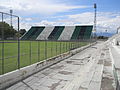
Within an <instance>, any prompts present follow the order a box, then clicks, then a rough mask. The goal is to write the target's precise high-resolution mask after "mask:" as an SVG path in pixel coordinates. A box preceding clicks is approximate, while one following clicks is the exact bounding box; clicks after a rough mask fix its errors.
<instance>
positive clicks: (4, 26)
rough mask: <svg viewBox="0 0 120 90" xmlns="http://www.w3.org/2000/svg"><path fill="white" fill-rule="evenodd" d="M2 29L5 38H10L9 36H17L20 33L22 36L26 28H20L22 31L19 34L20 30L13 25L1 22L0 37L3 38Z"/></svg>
mask: <svg viewBox="0 0 120 90" xmlns="http://www.w3.org/2000/svg"><path fill="white" fill-rule="evenodd" d="M2 30H3V31H4V39H9V38H13V39H15V38H17V37H18V35H20V36H22V35H23V34H24V33H25V32H26V30H25V29H20V32H19V34H18V31H17V30H15V29H14V28H13V26H10V25H9V24H8V23H6V22H0V39H1V38H2V35H3V34H2Z"/></svg>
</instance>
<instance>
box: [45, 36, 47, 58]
mask: <svg viewBox="0 0 120 90" xmlns="http://www.w3.org/2000/svg"><path fill="white" fill-rule="evenodd" d="M45 59H47V39H46V38H45Z"/></svg>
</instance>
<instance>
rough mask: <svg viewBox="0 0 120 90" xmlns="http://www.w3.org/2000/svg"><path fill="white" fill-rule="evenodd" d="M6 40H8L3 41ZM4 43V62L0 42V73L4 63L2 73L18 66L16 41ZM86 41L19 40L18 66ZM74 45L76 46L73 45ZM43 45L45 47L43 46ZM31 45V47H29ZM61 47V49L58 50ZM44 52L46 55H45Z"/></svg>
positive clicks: (80, 44) (83, 43) (37, 60)
mask: <svg viewBox="0 0 120 90" xmlns="http://www.w3.org/2000/svg"><path fill="white" fill-rule="evenodd" d="M5 42H8V41H5ZM9 42H14V43H4V62H3V61H2V59H1V58H2V43H0V74H2V65H3V64H4V73H7V72H10V71H13V70H16V69H17V67H18V57H17V55H18V54H17V53H18V43H17V42H15V41H9ZM87 44H88V43H87V42H79V43H78V42H54V41H51V42H50V41H49V42H45V41H31V42H30V41H21V42H20V67H25V66H28V65H31V64H33V63H36V62H39V61H42V60H45V59H46V58H50V57H53V56H56V55H59V54H60V53H64V52H67V51H69V49H73V48H77V47H78V45H79V46H80V47H81V46H84V45H87ZM75 45H76V46H75ZM45 46H46V47H47V48H45ZM30 47H31V49H30ZM60 47H61V50H60ZM45 53H47V55H46V56H45ZM8 57H9V58H8Z"/></svg>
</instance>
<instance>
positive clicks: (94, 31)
mask: <svg viewBox="0 0 120 90" xmlns="http://www.w3.org/2000/svg"><path fill="white" fill-rule="evenodd" d="M94 9H95V11H94V29H93V35H94V38H95V37H96V23H97V21H96V14H97V13H96V12H97V5H96V3H94Z"/></svg>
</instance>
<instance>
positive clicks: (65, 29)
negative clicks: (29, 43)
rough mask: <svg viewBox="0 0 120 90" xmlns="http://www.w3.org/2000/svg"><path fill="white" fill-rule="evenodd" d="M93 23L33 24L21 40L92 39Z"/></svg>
mask: <svg viewBox="0 0 120 90" xmlns="http://www.w3.org/2000/svg"><path fill="white" fill-rule="evenodd" d="M92 29H93V26H92V25H84V26H33V27H31V28H30V30H28V32H26V33H25V34H24V35H23V36H22V37H21V40H82V39H90V37H91V32H92Z"/></svg>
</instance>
